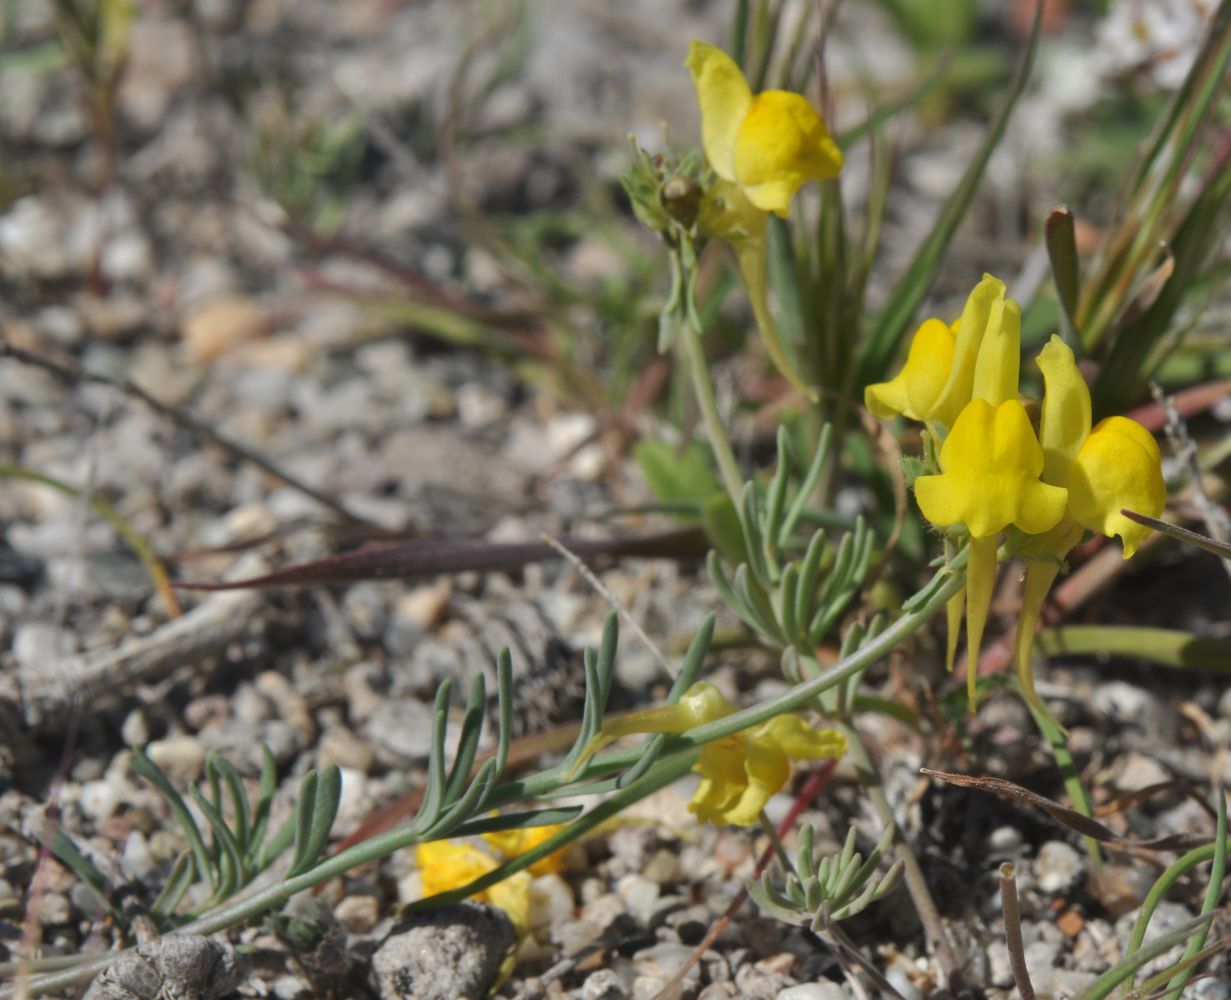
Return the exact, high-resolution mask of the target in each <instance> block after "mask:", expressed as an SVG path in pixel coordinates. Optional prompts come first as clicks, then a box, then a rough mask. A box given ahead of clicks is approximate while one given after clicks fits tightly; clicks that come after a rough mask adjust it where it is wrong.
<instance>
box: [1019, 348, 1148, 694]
mask: <svg viewBox="0 0 1231 1000" xmlns="http://www.w3.org/2000/svg"><path fill="white" fill-rule="evenodd" d="M1037 363H1038V366H1039V369H1040V371H1042V373H1043V383H1044V387H1045V390H1046V391H1045V393H1044V396H1043V408H1042V416H1041V418H1040V421H1039V434H1040V438H1041V440H1042V447H1043V455H1044V469H1043V479H1044V481H1045V482H1048V483H1052V484H1054V485H1056V486H1063V487H1066V488H1067V489H1068V503H1067V508H1066V511H1065V516H1064V518H1063V519H1062V520H1061V521H1060V522H1059V523H1058V524H1057V525H1056V527H1055V528H1054V529H1053V530H1052V531H1051V532H1050V533H1049V534H1048V535H1046V536H1044V537H1043V538H1041V539H1039V540H1038V542H1036V543H1035V544H1034V545H1032V546H1030V547H1028V548H1027V550H1026V552H1025V553H1024V554H1025V555H1026V556H1027V557H1028V558H1030V560H1031V561H1030V564H1029V566H1028V567H1027V569H1026V587H1025V591H1024V593H1023V595H1022V610H1021V616H1020V618H1019V619H1018V623H1017V641H1016V649H1015V659H1016V661H1017V675H1018V679H1019V680H1020V682H1021V686H1022V690H1023V691H1024V692H1025V695H1026V698H1027V699H1028V700H1029V701H1030V703H1031V704H1032V705H1033V706H1034V707H1035V708H1036V709H1037V710H1038V711H1040V712H1042V713H1043V714H1044V715H1047V714H1048V713H1047V709H1046V708H1045V707H1044V705H1043V703H1042V701H1041V699H1040V698H1039V696H1038V694H1037V693H1036V692H1035V689H1034V670H1033V665H1032V663H1031V652H1032V651H1033V648H1034V633H1035V629H1036V627H1037V626H1038V621H1039V617H1040V616H1041V614H1042V611H1043V605H1044V603H1045V602H1046V600H1047V594H1048V592H1049V591H1050V590H1051V585H1052V583H1054V582H1055V579H1056V577H1057V576H1058V575H1059V573H1060V569H1061V566H1062V565H1063V562H1064V557H1065V556H1067V555H1068V553H1069V550H1070V549H1072V547H1073V546H1074V545H1076V544H1077V542H1078V541H1079V540H1080V538H1081V529H1082V528H1088V529H1089V530H1091V531H1097V532H1099V533H1100V534H1104V535H1107V536H1108V537H1111V536H1112V535H1119V536H1120V541H1121V542H1122V544H1123V546H1124V558H1125V559H1128V558H1129V557H1131V556H1132V555H1133V553H1134V552H1136V551H1137V547H1138V546H1139V545H1140V544H1141V543H1142V541H1144V540H1145V538H1146V536H1147V535H1148V534H1149V533H1150V529H1149V528H1147V527H1145V526H1144V525H1140V524H1138V523H1137V522H1135V521H1130V520H1129V519H1128V518H1127V517H1125V516H1124V515H1123V514H1121V513H1120V510H1121V509H1122V508H1127V509H1129V510H1133V511H1137V512H1138V513H1141V514H1147V515H1149V516H1150V517H1158V515H1159V514H1161V513H1162V511H1163V507H1164V506H1165V505H1166V502H1167V487H1166V484H1165V483H1164V482H1163V473H1162V456H1161V455H1160V453H1159V450H1158V444H1157V442H1156V441H1155V440H1154V436H1153V435H1152V434H1151V433H1150V432H1149V431H1147V430H1146V429H1145V428H1144V427H1142V426H1141V425H1140V424H1139V423H1137V422H1136V421H1133V420H1129V419H1128V418H1127V417H1108V418H1107V419H1106V420H1102V421H1100V422H1099V423H1098V425H1097V426H1095V427H1094V429H1093V430H1091V428H1090V390H1089V388H1088V387H1087V386H1086V380H1085V379H1084V378H1083V377H1082V374H1081V371H1080V370H1079V369H1078V367H1077V362H1076V360H1075V359H1074V357H1073V352H1072V351H1071V350H1070V349H1069V347H1068V346H1067V345H1066V344H1065V343H1064V342H1063V341H1062V340H1061V339H1060V338H1059V337H1057V336H1055V335H1053V336H1052V338H1051V340H1049V341H1048V342H1047V345H1046V346H1045V347H1044V348H1043V350H1042V352H1041V353H1040V354H1039V356H1038V359H1037Z"/></svg>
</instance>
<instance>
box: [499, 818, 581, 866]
mask: <svg viewBox="0 0 1231 1000" xmlns="http://www.w3.org/2000/svg"><path fill="white" fill-rule="evenodd" d="M563 829H564V826H563V824H561V823H553V824H550V825H548V826H528V827H522V828H521V829H520V830H498V831H496V832H495V833H485V834H483V840H484V841H486V842H487V843H488V844H491V846H492V847H494V848H495V849H496V850H497V851H499V852H500V854H502V855H503V856H504V857H505V858H506V859H508V858H515V857H517V856H518V855H521V854H525V853H526V852H527V851H530V850H533V849H534V848H536V847H538V846H539V844H541V843H543V841H545V840H548V839H550V838H551V837H554V836H555V835H556V834H557V833H559V832H560V831H561V830H563ZM563 867H564V851H562V850H560V851H553V852H552V853H551V854H548V855H547V856H546V857H544V858H539V860H538V861H536V862H534V864H532V865H531V866H530V867H529V868H528V869H527V871H529V872H530V874H531V875H547V874H550V873H551V872H558V871H560V869H561V868H563Z"/></svg>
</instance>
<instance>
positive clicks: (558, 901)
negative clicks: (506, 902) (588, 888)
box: [530, 872, 576, 930]
mask: <svg viewBox="0 0 1231 1000" xmlns="http://www.w3.org/2000/svg"><path fill="white" fill-rule="evenodd" d="M575 909H576V902H575V901H574V899H573V890H572V889H570V888H569V884H568V883H567V882H565V881H564V879H562V878H561V877H560V876H559V875H557V874H555V873H554V872H551V873H549V874H547V875H540V876H539V877H538V878H536V879H535V880H534V881H532V882H531V883H530V924H531V928H532V929H536V930H537V929H539V928H543V927H554V926H555V925H556V924H558V923H563V922H564V921H567V920H571V919H572V917H573V911H574V910H575Z"/></svg>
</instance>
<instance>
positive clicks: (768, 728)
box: [580, 681, 846, 826]
mask: <svg viewBox="0 0 1231 1000" xmlns="http://www.w3.org/2000/svg"><path fill="white" fill-rule="evenodd" d="M733 711H734V709H733V708H732V707H731V706H730V705H728V704H727V701H726V699H725V698H723V696H722V694H721V692H719V690H718V689H717V688H716V687H714V685H712V684H707V683H706V682H705V681H698V682H697V683H696V684H694V685H693V686H692V687H690V688H689V689H688V690H687V691H686V692H684V696H683V697H682V698H681V699H680V700H679V702H677V703H676V704H674V705H660V706H657V707H655V708H646V709H642V710H641V711H639V712H630V713H628V714H627V715H623V716H620V717H618V718H615V719H612V720H611V721H610V722H608V723H607V724H606V725H604V726H603V728H602V730H601V731H600V732H599V733H598V735H597V736H595V737H594V739H592V740H591V741H590V744H589V745H588V746H587V747H586V749H585V750H583V751H582V754H581V758H580V760H581V761H582V762H584V761H586V760H587V759H589V757H590V756H591V755H592V754H593V753H594V752H595V750H597V749H598V748H600V747H603V746H606V745H607V744H608V743H610V742H611V741H612V740H615V739H618V738H619V737H621V736H629V735H632V734H633V733H685V732H687V731H688V730H690V729H695V728H696V727H697V726H703V725H705V724H706V723H709V722H714V721H715V720H717V719H721V718H724V717H725V716H728V715H730V714H731V713H732V712H733ZM845 752H846V737H845V736H843V735H842V734H841V733H840V732H838V731H837V730H833V729H813V728H812V727H811V726H810V725H808V724H807V723H806V722H805V721H804V720H803V719H802V718H801V717H800V716H798V715H794V714H786V715H779V716H777V717H776V718H773V719H770V720H769V722H765V723H762V724H761V725H759V726H756V727H754V728H752V729H749V730H746V731H745V732H742V733H735V734H734V735H731V736H724V737H723V738H722V739H719V740H715V741H714V742H713V743H707V744H706V745H705V746H704V747H702V748H701V756H700V758H699V759H698V760H697V763H696V766H694V767H693V770H694V771H698V772H700V774H701V776H702V778H701V784H700V786H699V787H698V788H697V792H696V794H695V795H693V797H692V802H691V803H689V806H688V808H689V809H691V810H692V811H693V812H695V813H696V814H697V817H698V818H699V819H700V820H701V821H702V822H705V821H706V820H709V821H712V822H714V823H729V824H733V825H737V826H747V825H748V824H751V823H755V822H756V819H757V813H759V812H760V811H761V807H762V806H764V805H765V803H766V802H768V801H769V798H770V796H771V795H774V794H775V793H776V792H777V791H778V790H779V789H781V788H782V786H783V785H785V784H786V779H787V778H788V777H789V776H790V773H791V764H790V758H794V759H796V760H816V759H819V758H822V757H841V756H842V754H844V753H845Z"/></svg>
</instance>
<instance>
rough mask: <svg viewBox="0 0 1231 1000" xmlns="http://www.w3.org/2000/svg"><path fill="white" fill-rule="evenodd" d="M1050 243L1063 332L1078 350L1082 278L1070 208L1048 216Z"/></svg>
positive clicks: (1045, 230)
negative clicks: (1078, 305) (1079, 302)
mask: <svg viewBox="0 0 1231 1000" xmlns="http://www.w3.org/2000/svg"><path fill="white" fill-rule="evenodd" d="M1043 234H1044V240H1045V242H1046V244H1047V259H1048V260H1049V261H1051V275H1052V280H1053V281H1054V282H1055V283H1056V296H1057V298H1059V300H1060V318H1061V331H1062V333H1063V336H1064V342H1065V343H1066V344H1068V345H1069V346H1070V347H1072V348H1073V349H1074V350H1076V349H1077V348H1078V346H1079V345H1080V344H1081V338H1080V335H1079V334H1078V332H1077V321H1076V319H1075V317H1076V316H1077V296H1078V294H1079V293H1080V290H1081V279H1080V272H1079V267H1078V260H1077V233H1076V228H1075V226H1074V225H1073V213H1072V212H1070V211H1069V209H1068V208H1067V206H1065V205H1058V206H1057V207H1055V208H1053V209H1052V210H1051V214H1050V215H1048V216H1047V222H1046V223H1044V225H1043Z"/></svg>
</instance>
